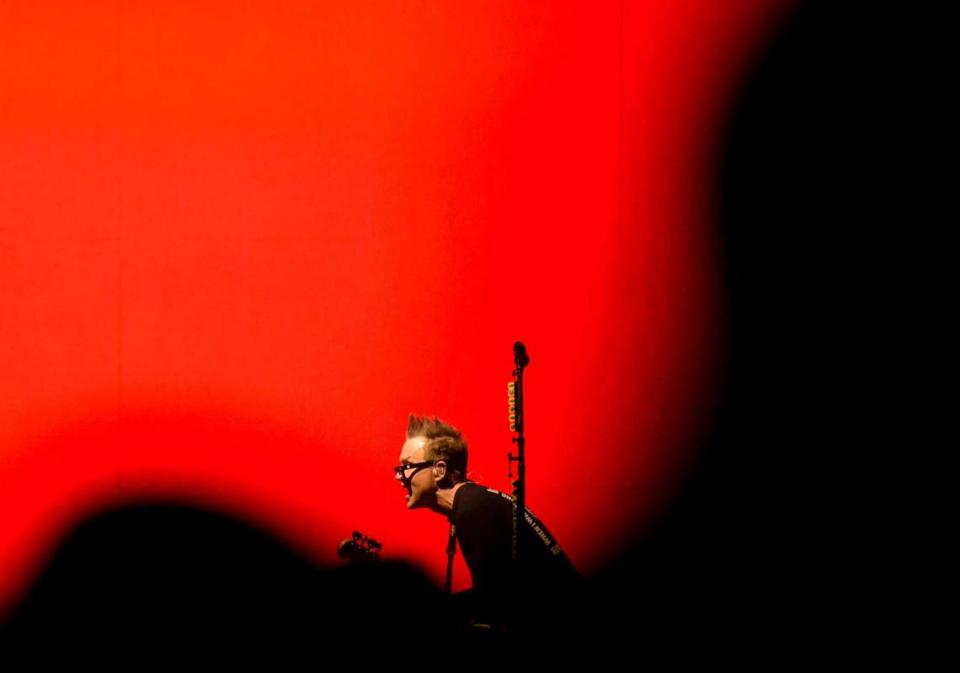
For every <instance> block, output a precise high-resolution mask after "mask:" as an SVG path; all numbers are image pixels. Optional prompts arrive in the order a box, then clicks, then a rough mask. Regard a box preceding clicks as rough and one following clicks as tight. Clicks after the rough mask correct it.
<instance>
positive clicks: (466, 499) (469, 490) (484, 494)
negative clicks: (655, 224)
mask: <svg viewBox="0 0 960 673" xmlns="http://www.w3.org/2000/svg"><path fill="white" fill-rule="evenodd" d="M491 506H493V507H496V506H500V507H512V504H511V498H510V496H509V495H507V494H506V493H502V492H501V491H498V490H496V489H493V488H489V487H487V486H484V485H483V484H478V483H476V482H473V481H468V482H466V483H465V484H464V485H463V486H461V487H460V488H459V489H458V490H457V495H456V497H455V502H454V510H455V511H457V512H467V511H471V510H475V509H476V508H478V507H480V508H483V507H491Z"/></svg>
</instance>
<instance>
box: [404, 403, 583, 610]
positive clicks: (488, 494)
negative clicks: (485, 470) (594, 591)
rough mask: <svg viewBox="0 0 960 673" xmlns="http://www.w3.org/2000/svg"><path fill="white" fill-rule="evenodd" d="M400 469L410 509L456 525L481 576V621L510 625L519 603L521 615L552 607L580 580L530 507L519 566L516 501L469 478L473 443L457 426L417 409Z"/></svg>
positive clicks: (475, 604)
mask: <svg viewBox="0 0 960 673" xmlns="http://www.w3.org/2000/svg"><path fill="white" fill-rule="evenodd" d="M395 475H396V479H397V481H399V482H400V484H401V485H402V486H403V487H404V488H405V489H406V492H407V508H408V509H416V508H421V507H425V508H428V509H430V510H432V511H434V512H436V513H437V514H441V515H443V516H445V517H447V518H448V519H449V521H450V523H451V524H452V526H453V531H455V534H456V541H457V543H458V544H459V546H460V549H461V550H462V551H463V558H464V560H465V561H466V563H467V567H468V568H469V569H470V576H471V579H472V580H473V587H472V591H471V593H470V599H471V600H470V607H469V608H468V610H469V611H472V612H474V613H475V617H476V619H477V620H483V621H488V622H489V623H498V622H499V623H504V621H505V620H506V618H507V617H508V616H509V615H510V613H511V608H515V610H514V611H513V614H516V609H522V610H523V612H524V614H527V615H529V614H531V613H534V612H538V611H540V609H541V608H542V610H543V611H546V610H547V609H548V608H547V606H548V605H550V604H553V603H555V602H557V601H558V600H560V599H561V598H563V597H564V596H565V595H566V594H568V593H569V592H570V591H571V590H572V589H573V588H574V586H575V585H576V584H577V580H578V578H579V575H578V573H577V571H576V569H575V568H574V567H573V565H572V564H571V563H570V560H569V559H568V558H567V556H566V555H565V554H564V553H563V550H562V549H561V548H560V545H559V544H557V541H556V538H554V537H553V535H552V534H551V533H550V532H549V531H548V530H547V527H546V526H544V525H543V523H542V522H540V521H539V520H538V519H537V518H536V517H534V516H533V515H532V514H531V513H530V510H529V509H527V511H526V517H525V521H526V525H525V526H523V528H522V530H521V532H520V541H519V543H520V554H519V558H520V562H521V565H520V568H519V571H520V572H519V573H516V574H515V573H514V572H513V570H514V569H513V562H512V559H513V555H512V539H513V504H512V499H511V498H510V496H509V495H506V494H504V493H500V492H499V491H495V490H493V489H489V488H487V487H485V486H481V485H480V484H477V483H474V482H472V481H469V480H468V479H467V477H466V475H467V442H466V441H465V440H464V439H463V436H462V435H461V434H460V431H459V430H457V429H456V428H454V427H453V426H451V425H448V424H446V423H444V422H443V421H441V420H440V419H438V418H428V417H419V416H415V415H412V414H411V415H410V418H409V420H408V423H407V438H406V441H405V442H404V444H403V447H402V449H401V451H400V465H399V466H397V467H396V468H395ZM515 580H516V584H514V581H515Z"/></svg>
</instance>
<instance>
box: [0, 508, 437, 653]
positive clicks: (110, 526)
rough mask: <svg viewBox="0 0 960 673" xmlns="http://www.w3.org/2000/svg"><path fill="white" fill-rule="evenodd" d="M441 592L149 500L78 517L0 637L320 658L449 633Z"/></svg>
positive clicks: (390, 566)
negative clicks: (319, 562)
mask: <svg viewBox="0 0 960 673" xmlns="http://www.w3.org/2000/svg"><path fill="white" fill-rule="evenodd" d="M440 601H441V594H440V591H439V590H438V589H437V588H436V587H434V586H433V584H432V583H431V582H430V581H428V580H427V578H426V577H425V576H423V575H422V574H421V573H419V572H418V571H417V570H415V569H414V568H412V567H409V566H406V565H403V564H398V563H389V562H379V561H378V562H376V563H375V564H373V563H349V564H348V563H346V562H344V564H343V565H341V566H337V567H332V568H321V567H317V566H316V565H315V564H312V563H311V562H310V561H308V560H307V559H306V558H304V557H303V556H301V555H299V554H298V553H296V552H295V551H294V550H293V549H291V548H290V547H289V546H288V545H286V544H285V543H283V542H282V541H281V540H279V539H277V538H275V537H273V536H271V535H269V534H267V533H265V532H263V531H261V530H258V529H256V528H254V527H253V526H251V525H248V524H246V523H243V522H240V521H238V520H236V519H234V518H231V517H229V516H227V515H224V514H219V513H215V512H210V511H206V510H202V509H197V508H193V507H189V506H185V505H180V504H174V503H156V502H152V503H143V504H136V505H129V506H126V507H122V508H117V509H113V510H109V511H106V512H103V513H100V514H97V515H95V516H92V517H89V518H87V519H85V520H84V521H82V522H81V523H80V524H79V525H78V526H76V527H75V528H74V529H73V530H72V531H71V532H70V533H69V535H68V536H67V538H66V539H65V540H64V541H63V542H62V543H61V544H60V545H59V547H58V548H57V550H56V552H55V554H54V556H53V557H52V559H51V560H50V561H49V562H48V563H47V565H46V566H45V567H44V569H43V570H42V572H41V575H40V576H39V578H38V579H37V580H36V581H35V582H34V583H33V585H32V587H31V589H30V591H29V593H28V595H27V596H26V597H25V599H24V600H23V601H22V603H21V604H20V606H19V609H18V610H17V611H16V612H15V613H14V616H13V618H12V619H11V621H10V622H9V623H8V624H7V625H6V631H5V633H4V636H5V640H6V643H7V646H15V648H14V649H17V650H18V651H19V653H24V654H26V653H31V652H34V653H37V654H44V653H46V654H49V651H50V649H49V648H50V647H57V648H59V647H64V646H67V647H68V649H69V644H82V647H83V648H84V649H86V650H90V651H101V652H106V653H110V652H138V653H140V654H141V655H143V654H145V653H150V652H157V653H160V652H169V651H188V650H190V649H193V648H199V649H201V650H203V651H205V652H207V653H212V652H221V653H223V654H225V655H226V654H229V655H230V656H231V657H235V656H238V655H239V656H243V655H244V653H246V652H249V653H251V654H253V653H257V654H264V653H268V654H269V653H275V654H278V655H279V654H291V655H299V656H308V657H310V658H311V659H317V658H320V657H325V658H329V657H331V656H332V654H334V653H337V652H342V653H343V654H344V655H349V654H350V653H355V652H358V651H360V652H363V650H362V649H361V650H357V649H356V648H363V647H372V646H377V647H379V646H382V645H383V644H385V643H389V642H401V641H402V639H403V631H404V629H405V622H406V620H410V622H411V623H413V624H418V625H421V626H422V627H423V628H426V629H427V630H428V631H429V632H432V633H434V634H436V635H437V636H438V637H440V636H443V635H444V634H446V635H450V631H451V629H452V624H451V623H450V622H449V621H448V620H446V619H445V613H444V611H443V610H442V609H441V605H440ZM40 643H43V644H44V645H43V646H41V647H40V648H39V649H35V648H37V646H38V644H40ZM369 656H371V657H372V656H375V653H372V652H371V653H369ZM146 659H149V657H146ZM331 661H332V660H331Z"/></svg>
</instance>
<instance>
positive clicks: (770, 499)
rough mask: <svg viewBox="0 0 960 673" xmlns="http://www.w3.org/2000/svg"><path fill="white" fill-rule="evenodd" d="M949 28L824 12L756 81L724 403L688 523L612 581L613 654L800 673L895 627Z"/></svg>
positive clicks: (727, 194) (742, 129)
mask: <svg viewBox="0 0 960 673" xmlns="http://www.w3.org/2000/svg"><path fill="white" fill-rule="evenodd" d="M937 20H938V18H937V17H936V16H935V15H934V14H932V13H931V12H930V10H929V8H918V7H916V6H908V5H906V4H904V3H845V2H839V3H837V2H811V3H806V4H803V5H801V6H800V8H799V10H798V11H797V12H796V13H795V14H794V15H792V16H791V17H790V19H789V21H787V22H786V24H785V25H784V26H783V27H782V29H781V30H780V31H779V33H778V34H777V35H776V36H775V37H774V39H773V40H772V41H771V43H770V46H769V49H768V50H767V51H766V53H765V54H764V56H763V58H762V59H761V60H760V61H758V62H757V63H756V64H755V66H754V68H753V71H752V73H751V74H750V76H749V77H748V79H747V81H746V83H745V87H744V90H743V91H742V95H741V96H740V99H739V102H738V104H737V106H736V107H735V109H734V110H732V114H731V117H730V121H729V126H728V132H727V135H726V138H725V140H724V143H723V146H722V148H721V150H722V151H721V153H720V156H718V157H717V167H716V176H717V189H718V207H719V213H718V214H719V216H720V238H719V242H720V246H721V259H722V262H723V265H724V275H725V284H726V287H725V291H726V293H727V301H728V304H727V315H726V320H727V322H728V325H727V329H728V335H727V342H728V353H727V361H726V363H725V371H724V377H723V385H722V389H721V390H720V395H719V399H720V403H719V406H718V409H717V412H716V418H715V419H714V422H713V427H712V430H711V431H710V434H709V436H708V438H707V441H706V442H705V443H704V445H703V446H702V448H701V454H700V458H699V462H698V465H697V467H696V469H695V470H694V471H693V473H692V474H691V475H690V477H689V479H688V481H687V483H686V486H685V488H684V489H683V490H682V492H681V496H680V497H679V498H678V499H677V500H676V502H675V503H674V505H673V507H672V509H671V510H670V511H669V512H668V514H667V516H666V517H664V518H663V519H662V520H661V521H660V522H659V523H658V525H657V526H656V528H655V530H653V531H652V532H651V534H649V535H648V536H646V538H645V539H644V540H642V541H641V542H640V543H639V544H638V545H637V546H636V547H635V549H634V550H633V551H632V552H631V553H630V554H628V555H626V556H625V557H624V558H622V559H621V560H620V561H619V562H618V563H617V564H615V565H614V566H612V567H611V568H609V569H608V571H607V572H606V573H604V574H603V575H602V576H601V577H598V578H597V579H596V590H597V596H598V598H597V600H598V601H599V602H600V604H601V605H604V606H610V605H619V606H623V607H624V609H625V610H626V612H627V616H626V617H620V616H617V617H613V618H610V619H607V620H605V622H603V623H601V624H600V625H599V626H597V628H596V630H597V632H598V633H600V634H601V635H602V637H603V638H605V639H606V641H607V642H614V643H619V644H625V643H629V642H631V641H632V642H636V641H637V639H639V640H640V641H642V642H643V643H646V644H649V645H651V646H652V647H654V648H664V647H666V648H668V649H669V648H671V647H674V648H675V650H674V651H675V652H678V653H681V652H686V653H693V652H694V651H696V650H699V652H700V653H701V654H709V653H710V652H712V651H715V650H714V649H713V648H722V649H726V648H730V647H733V648H736V649H739V650H742V651H744V652H752V653H757V652H759V651H761V650H762V649H763V648H765V647H770V646H778V645H779V646H781V649H780V651H781V652H782V653H784V654H785V655H788V656H789V657H792V656H795V655H800V654H802V653H809V652H810V651H811V649H812V648H813V647H814V646H816V645H818V644H824V643H830V642H831V641H836V642H840V643H846V644H848V645H849V644H850V643H851V642H852V633H854V632H856V631H857V630H859V629H862V628H864V627H865V625H866V624H870V623H874V622H875V621H880V620H882V617H881V616H880V615H881V614H884V613H885V612H886V611H889V610H890V607H891V606H890V604H889V600H890V598H891V595H892V593H893V592H894V589H893V586H892V585H893V584H894V583H895V582H896V581H898V580H897V574H895V573H891V574H888V575H886V576H885V577H883V578H880V577H879V575H880V574H881V571H880V568H881V567H882V566H885V564H887V563H889V561H890V555H891V552H892V551H893V550H894V548H895V546H896V544H897V542H896V537H895V534H894V529H893V525H894V522H895V521H896V517H890V518H886V515H887V513H886V512H885V511H883V510H882V508H881V506H880V503H881V501H882V499H883V498H890V496H892V495H894V494H893V493H891V492H890V491H887V492H886V493H882V494H881V493H878V490H882V487H881V486H880V483H879V482H878V481H877V473H878V470H877V467H878V465H879V463H880V462H881V461H882V458H881V455H882V453H883V451H884V449H885V447H889V446H890V445H892V443H893V442H894V441H896V440H895V439H894V433H895V432H897V431H899V430H900V424H901V423H902V422H903V421H904V420H905V418H906V417H905V414H904V409H903V408H901V407H900V406H899V405H900V404H901V402H902V401H903V400H904V398H905V397H909V396H910V395H911V394H912V393H911V392H910V389H909V388H903V387H901V386H902V384H903V383H904V380H903V378H902V376H901V372H900V371H898V367H900V366H901V362H902V358H904V354H905V353H907V354H911V353H914V352H915V351H911V350H910V349H911V348H912V347H915V346H916V341H915V340H913V341H908V340H906V339H903V338H902V337H904V335H905V334H907V333H908V332H909V331H910V330H911V329H912V328H913V324H912V323H911V322H910V318H909V316H910V315H911V314H912V312H911V311H907V310H905V306H906V305H907V304H908V303H910V302H911V301H912V299H911V297H910V295H909V293H908V289H907V288H908V287H909V286H910V283H911V282H912V275H913V274H914V273H915V272H916V271H917V270H918V269H917V268H916V265H915V263H914V262H910V261H908V259H909V255H910V252H911V251H910V250H908V247H909V246H910V245H911V244H912V243H914V242H916V241H917V240H919V239H920V238H921V235H920V233H919V231H918V230H914V229H912V227H919V226H923V225H922V224H921V222H923V217H922V216H921V213H922V212H923V211H922V210H921V209H920V202H911V203H908V204H907V207H906V208H904V205H905V204H904V202H905V201H909V196H908V194H909V188H908V187H907V181H908V178H907V177H905V176H906V174H909V173H910V172H911V171H913V170H914V169H915V168H917V164H910V163H904V162H905V160H906V158H907V156H906V154H907V153H906V152H905V151H904V150H905V146H906V145H908V144H909V143H910V142H919V138H920V137H921V136H924V135H925V134H924V133H923V132H922V129H923V127H924V126H925V125H926V124H927V122H928V121H929V120H928V119H927V118H926V116H925V115H926V112H925V109H926V108H925V106H926V104H927V103H928V102H929V101H928V99H927V98H926V97H925V94H924V93H923V86H922V84H921V81H922V79H921V78H922V77H927V76H931V75H932V74H933V72H934V68H935V67H936V63H929V62H926V61H924V58H925V54H926V51H925V50H923V48H922V45H921V44H920V43H921V42H922V41H923V40H924V39H925V38H926V36H927V35H928V34H931V35H932V33H933V31H932V30H929V28H930V27H931V25H932V24H933V23H934V22H936V21H937ZM941 65H942V64H941ZM921 118H922V119H921ZM925 120H926V121H925ZM908 139H909V140H908ZM904 215H907V217H903V216H904ZM904 349H907V350H906V351H905V350H904ZM909 357H913V355H912V354H911V355H909ZM911 445H912V443H904V444H903V445H901V446H900V450H901V451H909V449H908V448H907V447H909V446H911ZM900 515H901V516H902V513H901V514H900ZM878 528H883V529H884V536H885V537H880V538H873V537H872V536H873V533H874V532H875V531H876V530H877V529H878ZM875 539H883V540H884V542H883V543H882V544H881V545H880V546H879V547H871V544H872V542H873V541H874V540H875ZM598 614H606V613H605V612H604V611H600V612H599V613H598ZM788 642H789V643H790V644H791V647H786V648H784V647H782V646H783V645H784V644H785V643H788ZM645 650H646V645H644V646H639V647H637V649H636V651H637V653H638V655H639V656H646V654H645Z"/></svg>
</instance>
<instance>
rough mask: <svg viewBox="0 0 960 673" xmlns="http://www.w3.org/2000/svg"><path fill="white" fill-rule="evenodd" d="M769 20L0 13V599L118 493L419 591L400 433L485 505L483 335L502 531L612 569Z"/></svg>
mask: <svg viewBox="0 0 960 673" xmlns="http://www.w3.org/2000/svg"><path fill="white" fill-rule="evenodd" d="M198 4H202V7H198V6H197V5H198ZM354 5H358V6H354ZM782 12H783V3H777V2H773V0H768V1H764V0H740V1H738V2H723V3H717V2H705V1H699V2H698V1H693V0H691V1H685V2H636V3H593V4H590V5H589V8H588V6H587V5H585V4H583V3H581V2H552V3H535V2H531V3H519V2H515V1H507V2H495V3H473V4H469V3H467V4H465V3H455V2H448V3H447V2H445V3H437V2H420V3H372V2H371V3H339V2H329V3H326V2H325V3H317V2H307V1H287V2H277V1H276V0H271V2H265V1H264V2H259V1H258V2H248V3H242V4H238V3H235V2H207V3H187V2H176V1H171V0H163V1H161V0H155V1H143V2H123V1H120V0H114V1H93V2H88V3H76V2H66V1H64V2H45V3H26V2H4V3H2V5H0V367H2V370H0V371H2V375H0V400H2V405H0V517H2V525H0V568H2V572H0V606H3V608H4V609H6V608H8V607H9V605H10V603H11V601H12V600H13V599H14V598H15V596H16V594H17V592H18V591H19V590H20V589H21V588H22V587H23V586H24V584H25V583H26V582H27V581H29V578H30V577H31V574H32V573H34V572H36V569H37V567H38V564H39V563H40V562H42V559H43V558H44V554H46V553H48V552H49V550H50V545H51V544H53V543H54V542H55V540H56V539H57V536H58V535H60V534H62V533H63V531H64V530H65V529H66V528H67V527H68V526H69V525H71V524H72V523H74V522H75V521H76V520H78V519H79V518H80V517H82V516H84V515H85V514H88V513H90V512H91V511H92V510H93V509H95V508H98V507H103V506H109V505H111V504H120V503H123V502H125V501H128V500H129V499H131V498H137V497H142V496H144V495H147V496H159V497H173V498H177V499H181V500H185V501H187V502H192V503H199V504H201V505H205V506H212V507H216V508H219V509H224V510H226V511H228V512H231V513H235V514H237V515H239V516H243V517H245V518H248V519H251V520H253V521H255V522H257V523H258V524H260V525H262V526H264V527H266V528H267V529H269V530H271V531H274V532H276V533H277V534H279V535H281V536H283V537H284V538H286V539H287V540H289V541H290V542H291V543H292V544H294V545H296V546H297V547H299V548H301V549H303V550H304V551H306V552H307V553H308V554H311V555H312V556H314V557H315V558H317V559H318V560H320V561H325V560H332V559H333V556H334V551H335V545H336V542H337V541H338V540H339V539H341V538H343V537H345V536H347V535H349V533H350V532H351V531H352V530H354V529H357V528H359V529H361V530H363V531H364V532H366V533H368V534H370V535H373V536H375V537H378V538H379V539H380V540H381V541H382V542H383V543H384V544H385V551H384V555H385V556H388V557H393V558H408V559H413V560H415V561H416V562H418V563H422V564H423V566H424V567H426V568H427V569H428V570H429V571H430V572H431V573H433V574H434V575H435V576H436V577H438V578H439V577H440V576H441V574H442V572H443V566H444V557H443V554H442V548H443V545H444V542H445V537H444V535H445V532H444V531H445V528H444V522H443V520H442V519H441V518H440V517H437V516H435V515H432V514H430V513H428V512H408V511H407V510H406V509H405V507H404V501H403V494H402V491H401V489H400V488H399V487H398V486H397V485H396V484H395V483H394V482H393V480H392V474H391V468H392V466H393V465H394V464H395V463H396V459H397V456H398V454H399V450H400V445H401V443H402V441H403V432H404V428H405V423H406V416H407V414H408V413H409V412H418V413H429V414H437V415H439V416H441V417H442V418H444V419H446V420H448V421H450V422H452V423H454V424H455V425H458V426H459V427H460V428H461V429H462V430H463V431H464V433H465V434H466V436H467V438H468V440H469V442H470V446H471V467H472V470H473V472H474V476H475V477H477V478H479V479H482V480H483V481H485V482H486V483H488V484H490V485H492V486H494V487H499V488H501V489H504V490H509V483H508V480H507V477H506V460H505V455H506V452H507V451H508V450H510V449H511V448H512V445H511V444H510V442H509V437H510V433H509V431H508V429H507V420H506V382H507V381H508V380H509V379H510V370H511V363H512V356H511V347H512V344H513V341H514V340H515V339H522V340H524V341H525V343H526V345H527V347H528V349H529V351H530V354H531V358H532V362H531V365H530V367H529V369H528V371H527V378H526V388H525V392H526V396H527V399H526V403H527V438H528V452H529V457H528V469H529V483H528V488H529V502H530V505H531V507H532V509H533V510H534V511H535V512H536V513H537V514H538V515H540V516H541V517H542V518H544V520H545V521H546V522H547V523H548V525H549V526H550V527H551V528H552V529H553V531H554V533H555V534H556V535H557V536H558V537H559V539H560V541H561V543H562V544H563V545H564V546H565V547H566V548H567V550H568V553H569V555H570V556H571V558H572V559H573V560H574V562H575V563H576V564H577V565H578V566H580V567H581V568H582V569H583V570H585V571H587V572H590V571H591V570H594V569H596V568H598V567H599V566H601V565H602V564H603V563H604V562H605V561H607V560H609V559H611V558H612V557H613V556H615V555H616V554H617V552H618V550H620V549H621V547H622V545H623V544H625V543H627V542H628V541H629V538H624V537H623V536H622V535H620V534H616V535H615V533H617V532H618V531H623V530H628V531H631V532H633V533H634V534H637V535H639V534H641V533H642V531H643V529H644V526H645V525H647V524H648V523H649V522H650V521H651V520H653V519H655V517H656V516H657V513H658V512H660V511H662V508H663V507H664V506H665V505H666V503H668V502H669V497H670V494H671V492H672V489H674V488H676V486H675V484H676V483H677V479H678V478H679V477H680V476H682V474H683V471H684V469H685V464H687V463H688V462H689V459H690V456H691V455H694V454H692V453H691V447H695V445H696V441H697V433H698V431H699V428H700V426H701V425H702V420H703V419H704V418H705V417H706V416H705V414H706V410H708V409H709V405H710V401H711V393H712V390H713V387H712V386H713V383H714V376H715V373H716V370H715V363H716V361H717V358H718V356H719V355H720V350H719V349H720V343H719V341H718V336H719V335H721V334H722V306H723V304H722V292H721V288H720V287H719V275H718V268H717V259H716V247H715V244H714V239H713V236H714V232H713V229H712V227H713V221H712V217H713V212H714V211H713V204H712V203H711V195H712V192H711V189H712V184H713V182H712V181H713V175H712V170H713V164H712V160H713V156H714V151H715V148H716V146H717V143H718V138H719V134H720V132H721V131H722V128H723V123H724V119H725V114H726V112H727V110H728V109H729V107H730V105H731V103H732V101H733V100H734V98H735V95H736V91H737V87H738V85H739V83H740V82H741V80H742V78H743V75H744V74H745V71H746V69H747V68H748V67H749V65H750V64H751V63H752V62H753V60H754V59H755V58H756V55H757V53H758V52H759V51H760V50H761V48H762V44H763V41H764V39H765V38H766V36H768V35H769V34H770V31H771V28H772V27H773V25H774V24H775V23H776V21H777V19H778V18H779V17H780V16H781V14H782ZM457 576H458V586H461V587H462V586H464V585H465V584H466V583H467V582H468V575H467V572H466V569H465V567H463V566H462V565H461V566H460V567H459V570H458V572H457Z"/></svg>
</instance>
